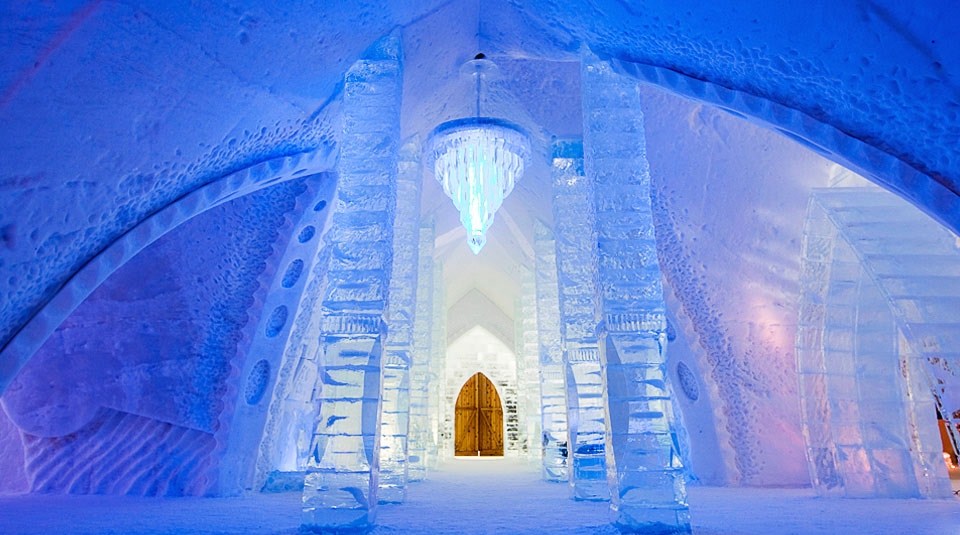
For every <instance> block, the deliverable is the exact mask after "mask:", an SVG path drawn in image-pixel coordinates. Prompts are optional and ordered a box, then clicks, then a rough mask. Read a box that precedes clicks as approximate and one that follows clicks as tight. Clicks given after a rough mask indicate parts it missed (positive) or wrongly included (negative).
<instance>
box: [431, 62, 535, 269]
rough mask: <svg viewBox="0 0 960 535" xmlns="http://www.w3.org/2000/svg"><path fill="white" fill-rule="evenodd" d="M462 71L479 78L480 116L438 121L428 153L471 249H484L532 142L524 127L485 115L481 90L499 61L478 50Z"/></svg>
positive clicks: (477, 102)
mask: <svg viewBox="0 0 960 535" xmlns="http://www.w3.org/2000/svg"><path fill="white" fill-rule="evenodd" d="M461 72H462V73H464V74H465V75H469V76H472V77H474V78H475V80H476V115H475V116H474V117H466V118H462V119H455V120H453V121H448V122H445V123H443V124H441V125H440V126H438V127H437V128H436V129H435V130H434V131H433V133H432V134H431V136H430V141H429V142H428V144H427V147H428V151H429V152H428V155H427V156H428V165H430V166H431V167H432V168H433V172H434V176H435V177H436V179H437V181H439V182H440V184H441V185H442V186H443V191H444V192H445V193H446V194H447V195H448V196H449V197H450V199H451V200H453V204H454V206H456V207H457V210H459V211H460V222H461V223H462V224H463V226H464V228H465V229H466V230H467V244H468V245H469V246H470V250H472V251H473V253H474V254H479V253H480V249H482V248H483V245H484V244H485V243H486V241H487V238H486V234H487V229H488V228H490V225H491V224H492V223H493V216H494V214H495V213H496V211H497V209H499V208H500V205H501V204H503V200H504V198H506V197H507V195H510V192H511V191H513V187H514V186H515V185H516V183H517V181H518V180H520V178H521V177H522V176H523V171H524V168H525V166H526V163H527V158H528V157H529V154H530V141H529V139H528V138H527V135H526V134H525V133H524V131H523V130H522V129H521V128H520V127H519V126H517V125H515V124H513V123H511V122H509V121H504V120H502V119H497V118H494V117H483V116H481V115H480V92H481V90H482V88H483V85H482V84H483V82H484V80H485V79H486V78H487V76H488V75H490V74H491V73H495V72H496V66H495V65H494V64H493V62H491V61H490V60H487V59H484V58H483V55H482V54H478V55H477V58H476V59H474V60H472V61H468V62H467V63H466V64H465V65H464V66H463V68H462V69H461Z"/></svg>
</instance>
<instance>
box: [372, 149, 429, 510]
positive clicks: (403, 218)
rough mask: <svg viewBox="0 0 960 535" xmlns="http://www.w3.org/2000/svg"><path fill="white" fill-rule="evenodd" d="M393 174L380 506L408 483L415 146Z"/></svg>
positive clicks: (416, 230)
mask: <svg viewBox="0 0 960 535" xmlns="http://www.w3.org/2000/svg"><path fill="white" fill-rule="evenodd" d="M399 165H400V168H399V172H398V173H397V204H396V215H395V217H394V225H393V271H392V273H391V276H390V300H389V305H388V307H387V327H388V332H387V356H386V358H385V359H384V362H383V404H382V407H381V416H380V420H381V421H380V483H379V484H380V496H379V498H380V503H401V502H403V500H404V497H405V496H406V485H407V476H408V474H407V438H408V436H407V433H408V431H409V418H410V363H411V362H412V360H413V326H414V317H415V313H416V307H417V271H418V270H419V267H420V256H419V251H420V146H419V143H417V142H416V140H412V141H410V142H408V143H407V144H406V145H404V147H403V149H402V150H401V154H400V164H399Z"/></svg>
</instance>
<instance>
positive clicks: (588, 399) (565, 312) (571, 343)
mask: <svg viewBox="0 0 960 535" xmlns="http://www.w3.org/2000/svg"><path fill="white" fill-rule="evenodd" d="M552 175H553V176H552V178H553V222H554V223H553V224H554V231H555V239H556V248H557V253H556V256H557V278H558V280H559V281H560V286H559V287H560V295H559V301H560V334H561V337H562V340H563V351H564V359H563V360H564V363H565V364H566V366H567V372H566V375H567V384H566V395H567V414H568V418H567V421H568V427H569V430H568V435H569V439H568V443H569V444H570V446H569V450H570V454H569V455H570V460H569V462H568V465H569V469H570V486H571V490H572V494H573V498H574V499H576V500H609V499H610V488H609V486H608V485H607V468H606V455H605V454H604V435H605V433H606V420H605V419H604V414H603V413H604V406H603V381H602V380H601V370H600V351H599V348H598V347H597V335H596V325H597V318H596V311H595V303H594V296H595V295H596V290H597V283H596V277H595V274H596V273H595V269H594V267H593V265H594V255H596V246H595V245H594V244H595V243H596V233H595V229H594V220H595V217H594V206H593V202H592V199H593V185H592V182H591V181H590V180H589V179H588V178H587V177H586V176H584V172H583V143H582V142H580V141H579V140H566V141H557V142H555V143H554V146H553V168H552Z"/></svg>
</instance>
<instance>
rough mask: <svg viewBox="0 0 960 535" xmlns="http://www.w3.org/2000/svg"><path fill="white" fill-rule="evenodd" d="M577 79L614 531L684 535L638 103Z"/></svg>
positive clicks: (590, 66)
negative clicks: (589, 184)
mask: <svg viewBox="0 0 960 535" xmlns="http://www.w3.org/2000/svg"><path fill="white" fill-rule="evenodd" d="M582 69H583V70H582V83H583V118H584V129H583V130H584V164H585V168H586V169H585V170H586V173H587V176H589V177H590V178H592V179H593V180H594V188H595V197H594V202H595V208H596V230H597V248H598V254H597V273H598V279H599V280H598V282H599V286H598V289H599V292H598V305H597V309H598V311H599V312H600V313H601V321H600V323H599V325H598V327H597V335H598V344H599V347H600V356H601V361H600V362H601V367H602V370H603V381H604V386H605V391H606V394H607V403H606V405H607V437H606V455H607V473H608V478H609V481H610V489H611V509H612V510H613V511H614V513H615V518H614V523H615V524H617V525H618V526H619V527H620V528H621V529H624V530H629V531H632V532H642V533H688V532H689V531H690V515H689V510H688V507H687V502H686V487H685V484H684V469H683V464H682V463H681V461H680V451H679V447H678V443H677V439H676V435H675V432H674V429H675V426H676V425H677V422H676V421H675V420H674V418H673V413H672V410H671V403H670V393H669V389H668V386H667V384H666V381H667V373H666V366H665V363H664V357H665V355H664V350H665V345H666V334H665V331H666V319H665V305H664V301H663V288H662V285H661V279H660V266H659V263H658V261H657V248H656V242H655V236H654V227H653V218H652V214H651V209H650V170H649V167H648V164H647V158H646V141H645V138H644V129H643V112H642V111H641V106H640V96H639V93H638V88H637V86H636V81H634V80H630V79H627V78H624V77H621V76H619V75H617V74H615V73H613V72H612V71H611V69H610V66H609V64H607V63H605V62H601V61H599V60H596V59H595V58H593V59H588V60H586V61H585V62H584V63H583V67H582Z"/></svg>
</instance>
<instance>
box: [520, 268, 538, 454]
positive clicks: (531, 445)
mask: <svg viewBox="0 0 960 535" xmlns="http://www.w3.org/2000/svg"><path fill="white" fill-rule="evenodd" d="M516 344H517V355H518V361H519V362H518V365H517V384H518V388H519V389H520V395H521V396H522V399H520V403H519V404H520V407H522V408H523V412H522V413H521V414H520V416H519V418H520V428H521V435H522V436H523V439H524V441H525V442H524V446H523V447H522V448H521V449H522V450H525V451H526V452H527V455H528V456H530V457H531V458H535V459H540V458H541V457H542V455H543V452H542V450H543V439H542V433H541V432H540V429H541V422H540V414H541V406H540V340H539V337H538V335H537V284H536V280H535V275H534V273H533V272H532V271H526V270H525V271H524V273H523V275H522V277H521V286H520V298H519V299H518V300H517V303H516Z"/></svg>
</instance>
